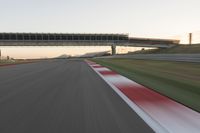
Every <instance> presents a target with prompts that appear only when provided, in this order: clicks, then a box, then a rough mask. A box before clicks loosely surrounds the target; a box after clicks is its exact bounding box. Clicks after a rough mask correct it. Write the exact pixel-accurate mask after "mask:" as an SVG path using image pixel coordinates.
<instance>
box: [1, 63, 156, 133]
mask: <svg viewBox="0 0 200 133" xmlns="http://www.w3.org/2000/svg"><path fill="white" fill-rule="evenodd" d="M151 132H153V130H152V129H151V128H150V127H149V126H148V125H147V124H146V123H145V122H144V121H143V120H142V119H141V118H140V117H139V116H138V115H137V114H136V113H135V112H134V111H133V110H132V109H131V108H130V107H129V106H128V105H127V104H126V103H125V102H124V101H123V100H122V99H121V98H120V97H119V96H118V95H117V94H116V93H115V92H114V91H113V90H112V89H111V88H110V86H109V85H107V84H106V83H105V82H104V81H103V80H102V79H101V78H100V77H99V76H98V75H97V74H96V73H95V72H94V71H93V70H92V69H91V68H90V67H89V66H88V65H87V63H85V62H84V61H82V60H49V61H42V62H37V63H31V64H21V65H14V66H4V67H0V133H151Z"/></svg>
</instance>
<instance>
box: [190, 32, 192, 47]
mask: <svg viewBox="0 0 200 133" xmlns="http://www.w3.org/2000/svg"><path fill="white" fill-rule="evenodd" d="M189 44H190V45H192V33H189Z"/></svg>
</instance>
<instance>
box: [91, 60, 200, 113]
mask: <svg viewBox="0 0 200 133" xmlns="http://www.w3.org/2000/svg"><path fill="white" fill-rule="evenodd" d="M92 61H95V62H97V63H99V64H101V65H103V66H106V67H108V68H110V69H112V70H114V71H117V72H118V73H120V74H122V75H124V76H126V77H128V78H129V79H132V80H134V81H136V82H138V83H140V84H143V85H144V86H147V87H149V88H151V89H153V90H155V91H157V92H159V93H161V94H163V95H165V96H168V97H170V98H172V99H174V100H176V101H177V102H180V103H182V104H184V105H186V106H188V107H190V108H192V109H194V110H196V111H198V112H200V102H199V101H200V82H199V81H200V64H199V63H187V62H170V61H152V60H134V59H92Z"/></svg>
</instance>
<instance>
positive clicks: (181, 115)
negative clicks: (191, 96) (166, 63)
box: [86, 61, 200, 133]
mask: <svg viewBox="0 0 200 133" xmlns="http://www.w3.org/2000/svg"><path fill="white" fill-rule="evenodd" d="M86 62H87V63H88V65H89V66H90V67H91V68H92V69H93V70H94V71H95V72H96V73H97V74H98V75H99V76H100V77H101V78H103V79H104V80H105V82H106V83H107V84H108V85H110V86H111V88H112V89H113V90H114V91H115V92H116V93H117V94H118V95H119V96H120V97H121V98H122V99H123V100H124V101H125V102H126V103H127V104H128V105H129V106H130V107H131V108H132V109H133V110H134V111H135V112H136V113H137V114H138V115H139V116H140V117H141V118H142V119H143V120H144V121H145V122H146V123H147V124H148V125H149V126H150V127H151V128H152V129H153V130H154V131H155V132H158V133H200V113H198V112H196V111H193V110H192V109H190V108H188V107H186V106H184V105H182V104H180V103H177V102H175V101H173V100H171V99H170V98H168V97H165V96H163V95H161V94H159V93H157V92H155V91H153V90H151V89H149V88H146V87H144V86H142V85H140V84H138V83H136V82H134V81H132V80H130V79H128V78H126V77H124V76H122V75H120V74H117V73H116V72H114V71H112V70H110V69H108V68H106V67H103V66H101V65H99V64H96V63H94V62H91V61H86Z"/></svg>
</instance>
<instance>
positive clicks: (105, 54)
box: [80, 51, 110, 58]
mask: <svg viewBox="0 0 200 133" xmlns="http://www.w3.org/2000/svg"><path fill="white" fill-rule="evenodd" d="M109 52H110V51H103V52H92V53H86V54H84V55H82V56H80V57H84V58H86V57H100V56H108V55H110V53H109Z"/></svg>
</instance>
